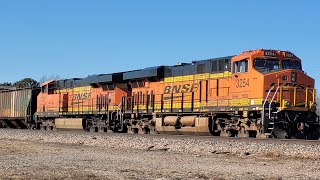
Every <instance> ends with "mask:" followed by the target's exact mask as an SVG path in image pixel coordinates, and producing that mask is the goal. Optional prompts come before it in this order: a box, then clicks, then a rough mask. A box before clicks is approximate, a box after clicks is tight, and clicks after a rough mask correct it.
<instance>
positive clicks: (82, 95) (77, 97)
mask: <svg viewBox="0 0 320 180" xmlns="http://www.w3.org/2000/svg"><path fill="white" fill-rule="evenodd" d="M90 98H91V93H90V92H88V93H80V94H74V95H73V97H72V99H73V100H87V99H90Z"/></svg>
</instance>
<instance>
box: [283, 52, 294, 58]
mask: <svg viewBox="0 0 320 180" xmlns="http://www.w3.org/2000/svg"><path fill="white" fill-rule="evenodd" d="M284 56H285V57H286V58H293V57H294V56H293V54H292V53H290V52H285V54H284Z"/></svg>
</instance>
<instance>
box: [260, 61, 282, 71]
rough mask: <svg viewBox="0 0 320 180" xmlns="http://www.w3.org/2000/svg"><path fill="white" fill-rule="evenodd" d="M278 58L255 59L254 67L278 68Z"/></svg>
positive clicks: (261, 68) (264, 68) (262, 68)
mask: <svg viewBox="0 0 320 180" xmlns="http://www.w3.org/2000/svg"><path fill="white" fill-rule="evenodd" d="M279 64H280V63H279V60H278V59H256V60H255V61H254V68H255V69H257V70H267V71H268V70H278V69H279V67H280V66H279Z"/></svg>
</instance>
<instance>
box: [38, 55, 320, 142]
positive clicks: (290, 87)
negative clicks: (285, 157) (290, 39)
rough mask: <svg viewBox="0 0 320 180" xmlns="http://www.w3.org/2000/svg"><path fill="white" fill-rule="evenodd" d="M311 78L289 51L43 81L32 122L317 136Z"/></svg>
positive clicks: (177, 131) (68, 126)
mask: <svg viewBox="0 0 320 180" xmlns="http://www.w3.org/2000/svg"><path fill="white" fill-rule="evenodd" d="M315 111H316V102H315V89H314V79H313V78H311V77H309V76H308V75H307V74H306V73H305V72H304V71H303V69H302V66H301V60H300V59H299V58H298V57H297V56H295V55H294V54H293V53H291V52H288V51H280V50H264V49H259V50H252V51H245V52H243V53H241V54H239V55H235V56H228V57H221V58H215V59H207V60H200V61H193V62H191V63H179V64H177V65H174V66H158V67H151V68H146V69H140V70H134V71H128V72H121V73H113V74H101V75H93V76H89V77H87V78H74V79H63V80H56V81H49V82H46V83H43V84H42V85H41V92H40V93H39V95H38V97H37V111H36V113H35V114H34V119H33V120H34V121H33V122H34V124H35V126H36V127H37V128H40V129H44V130H53V129H56V128H57V129H84V130H86V131H95V132H98V131H101V132H105V131H108V130H112V131H114V132H123V133H146V134H148V133H168V134H197V135H214V136H230V137H234V136H247V137H276V138H302V139H318V138H319V134H320V133H319V129H320V128H319V119H318V117H317V115H316V113H315Z"/></svg>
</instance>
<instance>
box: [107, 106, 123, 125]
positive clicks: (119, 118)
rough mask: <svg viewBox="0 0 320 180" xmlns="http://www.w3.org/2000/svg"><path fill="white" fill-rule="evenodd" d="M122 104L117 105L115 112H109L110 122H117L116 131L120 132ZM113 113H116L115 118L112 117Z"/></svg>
mask: <svg viewBox="0 0 320 180" xmlns="http://www.w3.org/2000/svg"><path fill="white" fill-rule="evenodd" d="M121 107H122V103H120V104H119V105H118V107H117V109H116V110H113V111H112V112H111V118H110V119H111V121H112V122H114V123H115V122H116V121H118V122H119V124H120V129H118V131H122V130H123V112H122V108H121ZM114 113H116V114H115V116H114V115H113V114H114ZM114 126H115V124H114Z"/></svg>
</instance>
